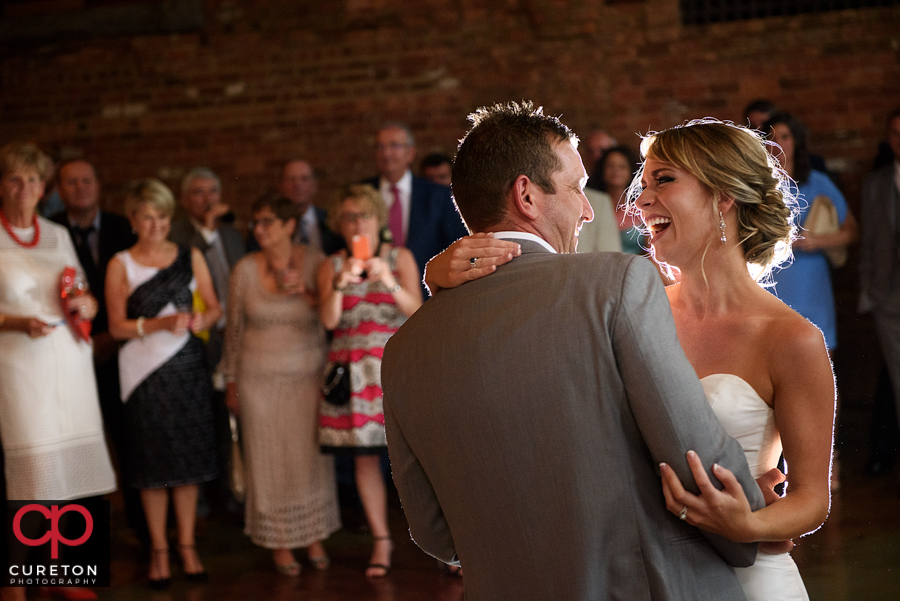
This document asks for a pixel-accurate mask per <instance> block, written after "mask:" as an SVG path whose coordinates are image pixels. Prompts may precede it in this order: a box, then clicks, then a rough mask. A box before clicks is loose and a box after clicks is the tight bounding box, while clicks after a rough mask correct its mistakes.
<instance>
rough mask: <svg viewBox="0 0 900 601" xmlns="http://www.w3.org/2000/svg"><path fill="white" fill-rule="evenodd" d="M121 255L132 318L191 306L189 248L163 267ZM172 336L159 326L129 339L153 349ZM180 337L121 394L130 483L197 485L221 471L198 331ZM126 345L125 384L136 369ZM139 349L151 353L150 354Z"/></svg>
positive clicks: (121, 364) (141, 486)
mask: <svg viewBox="0 0 900 601" xmlns="http://www.w3.org/2000/svg"><path fill="white" fill-rule="evenodd" d="M116 257H117V258H118V259H119V260H120V261H121V262H122V263H123V265H125V271H126V273H127V275H128V285H129V286H128V287H129V291H130V292H129V296H128V302H127V305H126V313H127V317H128V319H136V318H138V317H147V318H150V317H157V316H164V315H170V314H172V313H174V312H175V311H190V310H191V308H192V305H193V293H192V292H191V288H192V286H193V285H194V281H193V280H194V276H193V270H192V268H191V250H190V248H188V247H184V246H181V247H179V249H178V256H177V258H176V259H175V261H174V262H173V263H172V264H171V265H169V266H168V267H166V268H163V269H157V268H154V267H147V266H145V265H141V264H139V263H137V262H136V261H135V260H134V259H133V258H132V257H131V255H130V254H129V252H128V251H127V250H126V251H122V252H121V253H119V254H117V255H116ZM173 336H174V335H173V334H172V333H171V332H168V331H166V330H162V331H158V332H154V333H152V334H149V335H148V336H147V337H146V340H141V339H140V338H135V339H132V340H130V341H129V343H128V345H141V344H144V345H147V348H148V349H150V348H151V345H152V344H153V342H154V337H157V338H167V337H173ZM183 336H184V342H183V343H182V344H179V345H178V346H176V347H175V348H174V352H173V353H172V354H171V355H169V356H168V357H166V359H165V361H162V362H161V364H160V365H158V366H156V365H154V369H153V370H152V371H150V373H149V374H148V375H146V377H144V378H143V379H142V380H141V381H140V382H139V383H138V384H137V386H136V387H134V389H133V391H132V392H131V393H130V394H123V398H124V399H125V400H126V403H125V423H126V428H127V430H128V441H129V443H130V446H129V452H128V457H129V460H130V469H129V470H128V472H129V474H130V476H129V477H130V484H131V485H132V486H134V487H135V488H138V489H146V488H162V487H166V486H182V485H187V484H196V483H199V482H206V481H209V480H214V479H215V478H216V477H218V475H219V463H218V457H217V453H216V437H215V430H214V421H213V411H212V384H211V382H210V377H209V371H208V370H207V367H206V361H205V359H204V350H203V343H202V342H201V341H200V339H199V338H197V337H196V336H192V335H190V334H185V335H183ZM128 345H126V346H125V347H123V348H122V350H120V353H119V359H120V361H119V370H120V372H122V374H123V378H122V381H123V383H124V382H125V381H126V380H127V378H126V377H125V373H126V372H127V371H128V370H129V369H131V368H133V366H130V365H129V362H132V361H134V359H132V358H131V357H133V355H130V354H129V352H128V351H127V350H126V348H127V347H128ZM133 348H136V349H140V346H134V347H133ZM135 355H138V356H140V357H142V358H150V357H151V353H149V352H142V353H135ZM123 386H124V384H123Z"/></svg>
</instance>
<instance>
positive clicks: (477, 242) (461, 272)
mask: <svg viewBox="0 0 900 601" xmlns="http://www.w3.org/2000/svg"><path fill="white" fill-rule="evenodd" d="M521 252H522V249H521V247H520V246H519V245H518V244H517V243H516V242H510V241H509V240H500V239H499V238H497V239H495V238H494V235H493V234H491V233H487V234H473V235H471V236H465V237H463V238H460V239H459V240H457V241H456V242H454V243H453V244H451V245H450V246H448V247H447V250H445V251H444V252H442V253H441V254H439V255H436V256H434V257H433V258H432V259H431V260H430V261H428V263H427V264H426V265H425V286H427V287H428V291H429V292H430V293H431V296H434V295H435V294H437V293H438V292H439V291H441V290H443V289H445V288H456V287H457V286H459V285H460V284H465V283H466V282H469V281H471V280H477V279H478V278H482V277H484V276H486V275H489V274H491V273H493V272H494V271H495V270H496V269H497V266H498V265H503V264H504V263H508V262H509V261H512V258H513V257H517V256H519V254H520V253H521ZM472 259H475V265H474V266H473V265H472V262H471V260H472Z"/></svg>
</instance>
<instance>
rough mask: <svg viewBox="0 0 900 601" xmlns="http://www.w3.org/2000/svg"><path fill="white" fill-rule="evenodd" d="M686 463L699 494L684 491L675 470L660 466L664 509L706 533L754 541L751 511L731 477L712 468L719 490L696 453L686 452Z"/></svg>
mask: <svg viewBox="0 0 900 601" xmlns="http://www.w3.org/2000/svg"><path fill="white" fill-rule="evenodd" d="M687 461H688V466H689V467H690V469H691V473H692V474H693V476H694V481H695V482H696V483H697V487H698V488H699V489H700V494H699V495H695V494H693V493H691V492H690V491H687V490H685V489H684V486H682V484H681V480H679V478H678V475H677V474H676V473H675V471H674V470H673V469H672V468H671V467H669V466H668V465H666V464H661V465H660V475H661V476H662V484H663V494H664V495H665V497H666V508H667V509H668V510H669V511H671V512H672V513H674V514H675V515H677V516H678V517H680V518H681V519H683V520H684V521H686V522H687V523H689V524H691V525H692V526H696V527H698V528H701V529H703V530H706V531H707V532H712V533H714V534H720V535H722V536H724V537H725V538H728V539H731V540H733V541H735V542H741V543H749V542H754V541H756V540H757V538H758V537H757V536H756V529H755V528H754V522H755V519H754V517H753V511H752V509H751V508H750V503H749V501H747V496H746V495H745V494H744V489H743V488H741V485H740V483H739V482H738V481H737V478H735V477H734V474H732V473H731V472H730V471H729V470H727V469H725V468H724V467H722V466H720V465H718V464H714V465H713V467H712V471H713V474H714V475H715V476H716V478H718V479H719V481H720V482H721V483H722V485H723V486H724V488H723V489H722V490H719V489H717V488H716V487H715V486H713V484H712V482H711V481H710V479H709V476H707V474H706V470H705V469H704V468H703V463H702V462H701V461H700V458H699V457H698V456H697V454H696V453H695V452H693V451H688V453H687ZM773 494H774V493H773Z"/></svg>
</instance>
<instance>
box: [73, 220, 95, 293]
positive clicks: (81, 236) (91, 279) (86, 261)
mask: <svg viewBox="0 0 900 601" xmlns="http://www.w3.org/2000/svg"><path fill="white" fill-rule="evenodd" d="M94 231H96V230H95V228H94V226H93V225H89V226H87V227H78V226H77V225H73V226H72V233H73V234H74V238H75V252H76V253H77V254H78V260H79V261H80V262H81V267H82V269H84V274H85V275H86V276H87V280H88V281H87V284H88V287H90V288H91V289H92V290H94V291H95V292H99V290H100V286H101V282H100V272H99V271H97V264H96V263H95V262H94V255H93V253H92V252H91V245H90V242H88V236H90V235H91V232H94Z"/></svg>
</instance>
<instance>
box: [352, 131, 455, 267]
mask: <svg viewBox="0 0 900 601" xmlns="http://www.w3.org/2000/svg"><path fill="white" fill-rule="evenodd" d="M415 158H416V143H415V139H414V138H413V135H412V131H410V129H409V127H408V126H407V125H406V124H404V123H386V124H385V125H384V126H382V128H381V129H380V130H378V133H377V134H376V136H375V162H376V164H377V166H378V175H377V176H375V177H372V178H369V179H367V180H364V182H363V183H366V184H370V185H371V186H373V187H374V188H375V189H376V190H379V191H380V192H381V195H382V196H383V197H384V203H385V205H386V206H387V208H388V226H389V227H390V230H391V234H392V235H393V238H394V243H395V244H397V245H399V246H405V247H406V248H408V249H409V250H410V251H411V252H412V254H413V256H414V257H415V258H416V263H418V265H419V271H420V272H422V273H424V272H425V264H426V263H427V262H428V260H429V259H431V257H433V256H434V255H436V254H438V253H439V252H441V251H442V250H444V249H445V248H447V247H448V246H450V244H452V243H453V242H455V241H456V240H458V239H459V238H461V237H463V236H465V235H466V234H467V233H468V232H467V231H466V228H465V225H463V222H462V219H460V217H459V213H457V212H456V207H454V205H453V199H452V198H451V196H450V188H448V187H447V186H440V185H438V184H434V183H432V182H430V181H428V180H427V179H423V178H420V177H416V176H414V175H413V174H412V171H410V165H412V163H413V160H414V159H415Z"/></svg>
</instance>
